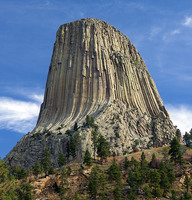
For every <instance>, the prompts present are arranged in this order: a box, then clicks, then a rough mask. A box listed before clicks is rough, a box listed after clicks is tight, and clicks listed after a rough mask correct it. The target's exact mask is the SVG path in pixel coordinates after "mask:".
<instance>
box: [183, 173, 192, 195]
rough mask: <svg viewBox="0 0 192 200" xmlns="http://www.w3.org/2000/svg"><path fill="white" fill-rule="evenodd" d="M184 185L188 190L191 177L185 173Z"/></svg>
mask: <svg viewBox="0 0 192 200" xmlns="http://www.w3.org/2000/svg"><path fill="white" fill-rule="evenodd" d="M184 185H185V187H186V190H187V192H189V188H190V186H191V179H190V178H189V176H188V175H187V174H186V175H185V180H184Z"/></svg>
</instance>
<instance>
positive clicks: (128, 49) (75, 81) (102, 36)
mask: <svg viewBox="0 0 192 200" xmlns="http://www.w3.org/2000/svg"><path fill="white" fill-rule="evenodd" d="M87 115H90V116H92V117H94V118H95V121H96V123H97V124H98V126H99V130H98V132H99V133H100V134H102V135H104V136H105V137H106V138H107V139H108V140H109V141H110V142H111V150H112V151H113V152H115V153H119V154H123V153H124V154H125V153H126V152H130V151H132V149H133V147H134V143H135V140H138V141H139V145H138V147H137V148H140V149H142V148H148V147H150V146H151V145H152V144H151V143H153V145H163V144H165V143H167V142H169V141H170V140H171V139H172V138H173V137H174V135H175V128H174V126H173V124H172V122H171V120H170V117H169V114H168V112H167V110H166V109H165V107H164V106H163V102H162V100H161V98H160V96H159V93H158V91H157V89H156V86H155V83H154V82H153V80H152V78H151V76H150V74H149V72H148V70H147V68H146V66H145V63H144V61H143V59H142V58H141V56H140V55H139V53H138V51H137V50H136V48H135V47H134V46H133V44H132V43H131V42H130V40H129V39H128V38H127V37H126V36H125V35H123V34H122V33H121V32H120V31H118V30H117V29H115V28H114V27H113V26H111V25H110V24H108V23H106V22H104V21H101V20H98V19H92V18H88V19H82V20H78V21H75V22H72V23H68V24H64V25H61V26H60V28H59V29H58V31H57V36H56V42H55V44H54V49H53V55H52V59H51V64H50V67H49V73H48V78H47V84H46V89H45V96H44V101H43V104H42V105H41V110H40V114H39V119H38V123H37V126H36V127H35V129H34V130H33V132H32V133H31V134H28V135H26V136H24V138H22V140H21V141H20V142H19V143H18V144H17V146H16V147H15V148H14V149H13V150H12V151H11V152H10V153H9V154H8V155H7V157H6V159H5V160H6V161H7V162H9V163H10V164H11V165H13V164H15V163H17V164H20V165H22V166H31V165H33V162H34V161H39V160H40V158H41V156H42V152H43V149H44V148H45V147H47V148H49V149H50V151H51V153H52V160H53V162H54V164H55V165H57V156H58V154H59V153H64V154H66V143H67V141H68V140H69V139H68V137H69V136H68V135H66V134H65V132H66V130H67V129H72V127H73V126H74V123H75V122H78V125H79V130H78V131H79V132H80V136H81V140H82V142H81V146H80V147H79V148H80V151H79V153H78V154H79V156H82V155H83V154H84V152H85V150H86V149H87V148H89V149H90V151H91V149H92V146H91V131H92V128H90V127H83V126H82V125H83V122H84V120H85V117H86V116H87ZM72 134H75V131H73V132H72ZM154 138H155V142H154ZM134 148H135V147H134ZM21 153H22V158H21V157H20V156H21Z"/></svg>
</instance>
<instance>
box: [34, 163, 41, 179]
mask: <svg viewBox="0 0 192 200" xmlns="http://www.w3.org/2000/svg"><path fill="white" fill-rule="evenodd" d="M41 172H42V167H41V165H40V164H39V163H38V162H35V165H34V166H33V174H34V175H36V176H37V175H39V174H40V173H41Z"/></svg>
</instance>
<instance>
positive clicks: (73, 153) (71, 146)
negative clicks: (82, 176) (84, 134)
mask: <svg viewBox="0 0 192 200" xmlns="http://www.w3.org/2000/svg"><path fill="white" fill-rule="evenodd" d="M76 150H77V146H76V143H75V138H74V137H73V136H71V137H70V141H69V153H70V155H71V156H72V157H73V158H75V157H76V155H77V154H76Z"/></svg>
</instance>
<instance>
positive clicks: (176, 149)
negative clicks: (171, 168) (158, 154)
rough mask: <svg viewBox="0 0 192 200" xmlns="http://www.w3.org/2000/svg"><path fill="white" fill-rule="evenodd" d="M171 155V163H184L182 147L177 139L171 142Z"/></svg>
mask: <svg viewBox="0 0 192 200" xmlns="http://www.w3.org/2000/svg"><path fill="white" fill-rule="evenodd" d="M169 155H170V156H171V161H174V162H175V164H177V163H178V164H182V163H183V157H182V152H181V145H180V143H179V141H178V139H177V138H176V137H174V138H173V140H172V141H171V144H170V150H169Z"/></svg>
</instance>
